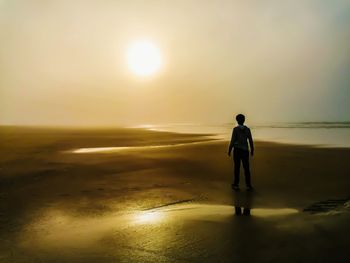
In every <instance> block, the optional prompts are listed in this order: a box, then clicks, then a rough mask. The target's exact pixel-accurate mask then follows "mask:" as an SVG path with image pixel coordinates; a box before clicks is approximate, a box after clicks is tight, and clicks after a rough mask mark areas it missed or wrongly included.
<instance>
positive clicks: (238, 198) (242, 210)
mask: <svg viewBox="0 0 350 263" xmlns="http://www.w3.org/2000/svg"><path fill="white" fill-rule="evenodd" d="M253 194H254V193H253V192H250V191H248V192H235V193H234V194H233V205H234V207H235V215H236V216H240V215H244V216H250V209H252V206H253Z"/></svg>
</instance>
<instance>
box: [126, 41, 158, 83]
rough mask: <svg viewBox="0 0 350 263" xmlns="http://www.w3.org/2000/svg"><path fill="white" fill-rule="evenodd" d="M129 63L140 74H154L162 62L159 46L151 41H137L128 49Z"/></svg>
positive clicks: (133, 70) (132, 69)
mask: <svg viewBox="0 0 350 263" xmlns="http://www.w3.org/2000/svg"><path fill="white" fill-rule="evenodd" d="M127 63H128V66H129V68H130V70H131V71H132V72H133V73H135V74H136V75H138V76H149V75H153V74H154V73H156V72H157V71H158V70H159V69H160V67H161V64H162V59H161V54H160V51H159V48H157V47H156V46H155V45H154V44H153V43H152V42H149V41H138V42H135V43H133V44H131V45H130V46H129V48H128V50H127Z"/></svg>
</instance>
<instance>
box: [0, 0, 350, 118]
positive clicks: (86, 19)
mask: <svg viewBox="0 0 350 263" xmlns="http://www.w3.org/2000/svg"><path fill="white" fill-rule="evenodd" d="M144 39H146V40H149V41H152V42H153V43H154V44H155V45H156V46H158V47H159V49H160V52H161V54H162V58H163V61H164V66H163V67H162V68H161V70H160V71H159V72H158V73H156V74H155V75H153V76H151V77H146V78H141V77H139V76H136V75H135V74H133V73H132V72H130V70H129V69H128V67H127V61H126V51H127V49H128V47H129V46H130V43H132V42H133V41H137V40H144ZM349 105H350V1H348V0H332V1H326V0H310V1H309V0H288V1H283V0H271V1H261V0H255V1H254V0H244V1H241V0H236V1H233V0H232V1H218V0H215V1H214V0H213V1H205V0H198V1H190V0H184V1H179V0H176V1H170V0H168V1H153V0H144V1H132V0H125V1H122V0H119V1H117V0H115V1H112V0H95V1H89V0H82V1H74V0H68V1H64V0H57V1H50V0H47V1H46V0H41V1H34V0H33V1H31V0H26V1H16V0H8V1H6V0H0V123H1V124H50V125H51V124H63V125H64V124H66V125H122V124H127V125H134V124H145V123H169V122H195V123H226V122H229V121H231V120H232V117H233V116H234V115H235V114H236V113H238V112H242V113H245V114H246V115H247V117H248V118H249V120H250V121H251V122H263V121H342V120H343V121H344V120H349V119H350V106H349Z"/></svg>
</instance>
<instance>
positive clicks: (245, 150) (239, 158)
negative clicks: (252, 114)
mask: <svg viewBox="0 0 350 263" xmlns="http://www.w3.org/2000/svg"><path fill="white" fill-rule="evenodd" d="M236 121H237V123H238V125H237V126H236V127H234V128H233V130H232V137H231V141H230V145H229V148H228V156H231V152H232V148H233V163H234V178H233V184H232V189H233V190H236V191H238V190H239V175H240V167H241V162H242V164H243V168H244V177H245V183H246V186H247V190H248V191H249V190H253V187H252V184H251V178H250V168H249V148H250V154H251V155H252V156H253V155H254V143H253V137H252V134H251V132H250V129H249V128H248V127H247V126H245V125H244V122H245V116H244V115H243V114H238V115H237V116H236ZM248 141H249V147H248Z"/></svg>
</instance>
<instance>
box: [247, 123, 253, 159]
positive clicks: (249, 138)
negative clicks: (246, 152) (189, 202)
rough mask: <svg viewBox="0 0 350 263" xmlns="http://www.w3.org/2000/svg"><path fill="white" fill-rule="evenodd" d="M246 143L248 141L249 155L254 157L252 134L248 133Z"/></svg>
mask: <svg viewBox="0 0 350 263" xmlns="http://www.w3.org/2000/svg"><path fill="white" fill-rule="evenodd" d="M248 141H249V147H250V154H251V155H252V156H253V155H254V142H253V137H252V133H251V132H250V129H249V132H248Z"/></svg>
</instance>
